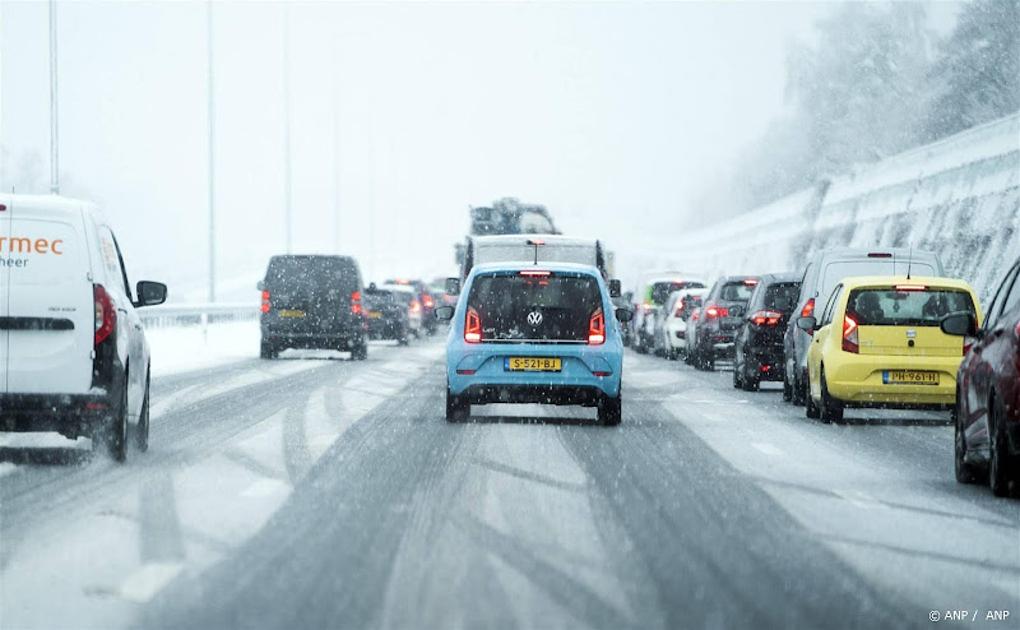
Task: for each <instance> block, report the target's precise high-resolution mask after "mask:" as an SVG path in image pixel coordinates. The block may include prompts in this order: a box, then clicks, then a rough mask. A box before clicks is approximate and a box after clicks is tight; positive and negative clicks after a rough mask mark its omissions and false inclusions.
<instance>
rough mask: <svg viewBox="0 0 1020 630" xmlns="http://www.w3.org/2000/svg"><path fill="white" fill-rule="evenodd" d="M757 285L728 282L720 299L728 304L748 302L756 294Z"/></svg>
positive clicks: (720, 293) (720, 294)
mask: <svg viewBox="0 0 1020 630" xmlns="http://www.w3.org/2000/svg"><path fill="white" fill-rule="evenodd" d="M756 284H757V283H750V284H749V283H747V282H744V281H742V280H741V281H739V282H727V283H726V284H724V285H723V286H722V289H721V290H720V291H719V299H720V300H724V301H726V302H747V301H748V300H750V299H751V294H752V293H754V287H755V286H756Z"/></svg>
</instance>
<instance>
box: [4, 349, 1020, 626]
mask: <svg viewBox="0 0 1020 630" xmlns="http://www.w3.org/2000/svg"><path fill="white" fill-rule="evenodd" d="M441 356H442V341H441V340H440V339H432V340H428V341H423V342H419V343H418V345H416V346H412V347H411V348H410V349H404V348H395V347H384V346H374V347H373V348H372V352H371V356H370V359H369V360H368V361H367V362H365V363H358V362H349V361H346V360H337V358H335V357H324V356H320V355H314V356H312V357H311V358H309V356H308V355H294V356H292V357H290V358H289V359H287V360H279V361H274V362H267V361H259V360H257V359H243V360H233V361H231V362H228V363H225V364H218V365H212V366H210V367H206V368H203V369H202V370H200V371H196V372H186V373H167V374H164V375H161V376H157V377H156V378H154V382H153V393H152V399H153V419H152V435H151V438H150V444H151V447H150V450H149V452H148V453H145V454H139V453H136V452H131V453H130V454H129V461H128V463H127V464H126V465H116V464H113V463H112V462H110V461H108V460H107V459H106V458H104V457H101V456H97V457H94V458H93V457H90V456H89V455H88V451H87V449H86V448H83V447H82V445H81V444H79V445H77V446H76V447H74V448H49V449H39V448H32V449H26V448H20V447H19V446H18V443H17V442H16V441H14V442H12V441H11V440H8V441H6V442H5V444H6V446H4V447H3V448H0V519H2V520H0V536H2V538H0V627H3V628H51V627H75V628H79V627H90V628H119V627H166V628H227V627H245V628H312V627H316V628H320V627H336V628H359V627H373V628H423V627H435V628H440V627H441V628H477V627H514V626H518V627H528V628H575V627H593V628H625V627H628V628H642V629H648V628H679V627H694V628H701V627H706V628H732V627H776V628H780V627H792V626H799V627H868V628H870V627H929V626H931V625H932V624H931V622H930V621H929V614H930V612H931V611H933V610H934V611H941V613H944V612H946V611H949V610H957V609H961V610H969V611H979V612H980V613H981V615H982V618H981V619H979V622H978V624H977V625H982V624H987V625H997V626H998V627H1003V624H1001V623H1000V624H993V623H991V622H985V621H984V619H983V616H984V614H985V612H986V611H989V610H1009V611H1011V613H1012V619H1011V621H1015V620H1016V619H1017V618H1020V502H1018V501H1016V500H999V499H995V498H994V497H992V495H991V494H990V493H989V492H988V490H987V489H986V488H984V487H971V486H960V485H958V484H956V482H955V481H954V480H953V473H952V457H951V454H952V431H951V429H950V428H949V427H948V426H947V425H946V424H945V421H944V420H945V415H941V416H940V415H937V414H923V413H909V412H895V413H893V412H873V411H868V412H858V413H856V414H850V415H849V417H850V418H851V422H850V423H849V424H848V425H846V426H828V425H822V424H819V423H817V422H814V421H809V420H806V419H805V418H804V417H803V410H802V409H801V408H794V407H790V406H788V405H785V404H783V403H782V402H781V399H780V394H779V391H778V389H771V390H767V391H762V392H759V393H755V394H749V393H745V392H739V391H737V390H734V389H733V388H732V387H731V384H730V376H729V373H728V372H720V373H715V374H712V373H698V372H694V371H693V370H691V369H690V368H687V367H684V366H682V365H680V364H677V363H670V362H665V361H662V360H660V359H654V358H650V357H645V356H639V355H636V354H633V353H629V354H628V355H627V359H626V361H627V363H626V367H625V384H624V396H625V398H624V400H625V402H624V420H623V424H622V425H621V426H620V427H616V428H605V427H601V426H596V425H595V424H594V422H593V419H594V412H593V411H590V410H583V409H576V408H571V407H559V408H557V407H541V406H489V407H476V408H475V412H474V416H473V419H472V422H469V423H466V424H452V425H451V424H448V423H447V422H446V421H445V420H444V419H443V415H442V414H443V385H444V383H443V369H442V364H441V361H440V359H441ZM83 442H86V441H84V440H83ZM55 603H59V605H54V604H55ZM971 625H974V624H971ZM1006 625H1010V624H1006ZM1014 627H1015V626H1014Z"/></svg>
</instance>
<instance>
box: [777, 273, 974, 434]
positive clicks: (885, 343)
mask: <svg viewBox="0 0 1020 630" xmlns="http://www.w3.org/2000/svg"><path fill="white" fill-rule="evenodd" d="M980 308H981V307H980V305H979V303H978V299H977V296H976V295H975V294H974V290H973V289H971V287H970V285H969V284H967V283H966V282H964V281H962V280H953V279H950V278H929V277H913V278H906V277H902V276H867V277H852V278H845V279H844V280H843V281H842V282H841V283H840V284H839V285H837V286H836V288H835V289H833V291H832V294H831V295H830V296H829V300H828V302H827V303H826V305H825V309H824V310H823V311H821V316H820V317H819V318H818V319H815V318H814V317H801V318H799V319H798V320H797V326H799V327H800V328H801V329H802V330H804V331H806V332H808V333H809V334H811V335H812V337H813V338H812V341H811V347H810V349H809V350H808V358H807V363H808V398H807V416H808V417H809V418H820V419H821V420H822V421H823V422H842V421H843V409H844V408H847V407H883V408H899V409H925V408H931V409H949V408H951V407H952V406H953V405H954V404H955V403H956V372H957V370H958V369H959V367H960V362H961V361H962V360H963V355H964V354H966V350H967V346H968V345H969V340H967V339H963V338H961V337H954V336H950V335H947V334H945V333H944V332H942V330H941V328H940V327H939V324H940V322H941V321H942V318H943V317H945V316H946V315H948V314H950V313H958V312H967V313H971V314H972V315H974V317H975V319H976V320H977V321H978V322H980V321H981V311H980Z"/></svg>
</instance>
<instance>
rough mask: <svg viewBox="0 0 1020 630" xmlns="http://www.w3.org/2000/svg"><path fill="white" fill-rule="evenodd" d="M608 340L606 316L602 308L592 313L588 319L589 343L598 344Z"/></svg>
mask: <svg viewBox="0 0 1020 630" xmlns="http://www.w3.org/2000/svg"><path fill="white" fill-rule="evenodd" d="M605 342H606V316H605V315H603V313H602V309H601V308H600V309H598V310H597V311H595V312H594V313H592V316H591V319H590V320H588V345H591V346H598V345H601V344H603V343H605Z"/></svg>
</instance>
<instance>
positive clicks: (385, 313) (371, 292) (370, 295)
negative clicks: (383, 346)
mask: <svg viewBox="0 0 1020 630" xmlns="http://www.w3.org/2000/svg"><path fill="white" fill-rule="evenodd" d="M364 307H365V318H366V319H367V320H368V338H369V339H381V340H393V341H396V342H397V343H398V344H400V345H402V346H406V345H407V344H408V339H409V335H410V328H411V327H410V323H409V321H408V305H407V294H406V293H405V292H403V291H394V290H392V289H387V288H385V287H381V288H380V287H377V286H376V285H375V283H372V284H370V285H369V286H368V288H367V289H365V296H364Z"/></svg>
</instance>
